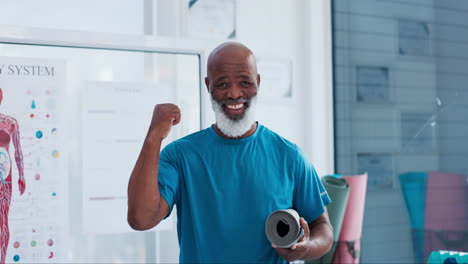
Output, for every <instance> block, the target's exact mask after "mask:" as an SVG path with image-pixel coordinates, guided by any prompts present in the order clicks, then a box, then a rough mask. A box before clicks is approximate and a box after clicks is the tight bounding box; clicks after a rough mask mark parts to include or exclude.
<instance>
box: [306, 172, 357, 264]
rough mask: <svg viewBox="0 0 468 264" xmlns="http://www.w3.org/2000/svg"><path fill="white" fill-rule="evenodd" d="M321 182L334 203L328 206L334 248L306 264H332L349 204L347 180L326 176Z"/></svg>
mask: <svg viewBox="0 0 468 264" xmlns="http://www.w3.org/2000/svg"><path fill="white" fill-rule="evenodd" d="M321 180H322V183H323V186H324V187H325V189H326V190H327V192H328V195H329V196H330V199H331V200H332V201H333V202H332V203H331V204H329V205H327V211H328V216H329V217H330V223H331V225H332V226H333V246H332V248H331V250H330V251H329V252H328V253H327V254H325V256H323V257H321V258H319V259H316V260H312V261H306V262H305V263H306V264H319V263H320V264H325V263H327V264H328V263H331V262H332V260H333V255H334V254H335V249H336V246H337V242H338V238H339V237H340V232H341V225H342V223H343V218H344V214H345V211H346V204H347V203H348V197H349V185H348V182H347V181H346V180H345V179H343V178H337V177H336V176H325V177H322V179H321Z"/></svg>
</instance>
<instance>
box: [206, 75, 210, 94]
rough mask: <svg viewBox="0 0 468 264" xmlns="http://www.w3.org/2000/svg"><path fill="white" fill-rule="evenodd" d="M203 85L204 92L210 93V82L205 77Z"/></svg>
mask: <svg viewBox="0 0 468 264" xmlns="http://www.w3.org/2000/svg"><path fill="white" fill-rule="evenodd" d="M205 85H206V90H208V92H210V80H209V79H208V77H205Z"/></svg>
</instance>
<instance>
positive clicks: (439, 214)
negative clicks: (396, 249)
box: [425, 172, 468, 257]
mask: <svg viewBox="0 0 468 264" xmlns="http://www.w3.org/2000/svg"><path fill="white" fill-rule="evenodd" d="M467 188H468V187H467V178H466V175H464V174H451V173H441V172H430V173H429V175H428V179H427V196H426V214H425V231H426V232H425V237H426V242H425V257H428V256H429V254H430V253H431V252H432V251H436V250H450V251H466V250H467V249H468V232H467V230H468V206H467V204H468V201H467V196H468V190H467Z"/></svg>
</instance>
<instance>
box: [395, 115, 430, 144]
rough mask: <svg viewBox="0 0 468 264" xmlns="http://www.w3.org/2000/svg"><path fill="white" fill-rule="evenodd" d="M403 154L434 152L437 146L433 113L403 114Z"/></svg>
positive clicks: (401, 124)
mask: <svg viewBox="0 0 468 264" xmlns="http://www.w3.org/2000/svg"><path fill="white" fill-rule="evenodd" d="M400 118H401V120H400V127H401V148H402V150H401V151H402V152H403V153H405V152H414V151H423V152H424V151H432V150H433V149H434V146H435V142H434V140H435V136H434V134H435V124H436V123H435V120H433V115H432V114H431V113H418V112H403V113H401V117H400Z"/></svg>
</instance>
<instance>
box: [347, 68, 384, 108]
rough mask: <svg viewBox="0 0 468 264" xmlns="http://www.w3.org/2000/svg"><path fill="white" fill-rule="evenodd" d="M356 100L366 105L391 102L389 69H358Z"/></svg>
mask: <svg viewBox="0 0 468 264" xmlns="http://www.w3.org/2000/svg"><path fill="white" fill-rule="evenodd" d="M356 84H357V89H356V91H357V95H356V100H357V101H358V102H364V103H388V102H390V100H391V99H390V97H391V93H390V77H389V69H388V67H383V66H357V67H356Z"/></svg>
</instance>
